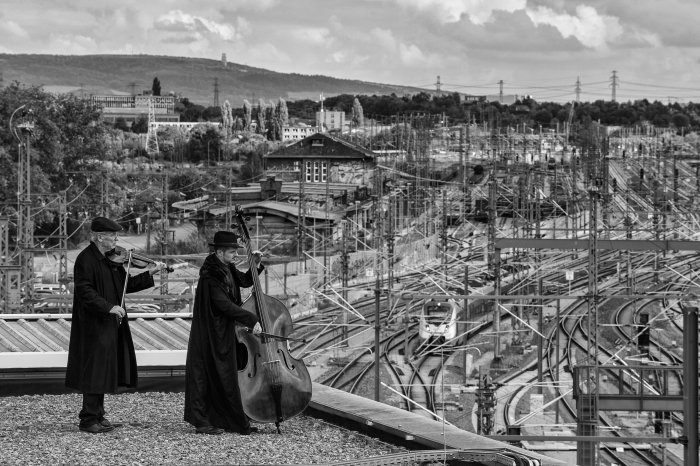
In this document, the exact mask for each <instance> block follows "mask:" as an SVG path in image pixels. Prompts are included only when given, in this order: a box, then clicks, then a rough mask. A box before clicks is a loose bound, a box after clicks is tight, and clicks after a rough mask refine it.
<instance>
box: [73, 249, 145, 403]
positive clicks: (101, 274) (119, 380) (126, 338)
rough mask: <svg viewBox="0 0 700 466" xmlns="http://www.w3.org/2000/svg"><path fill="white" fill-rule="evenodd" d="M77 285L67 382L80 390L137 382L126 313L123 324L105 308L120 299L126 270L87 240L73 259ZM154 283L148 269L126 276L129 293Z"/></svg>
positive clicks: (112, 390) (109, 389)
mask: <svg viewBox="0 0 700 466" xmlns="http://www.w3.org/2000/svg"><path fill="white" fill-rule="evenodd" d="M73 274H74V283H75V291H74V293H75V294H74V297H73V317H72V319H71V331H70V343H69V346H68V366H67V368H66V386H67V387H69V388H74V389H76V390H80V391H81V392H83V393H116V391H117V387H118V386H126V387H136V385H137V375H136V370H137V367H136V353H135V351H134V343H133V341H132V339H131V330H130V329H129V318H128V316H126V317H124V319H123V320H122V322H121V325H118V324H117V317H116V315H114V314H110V313H109V311H110V309H112V308H113V307H114V306H119V305H121V299H122V291H123V289H124V282H125V280H126V270H124V267H123V266H121V265H113V264H111V263H109V261H107V258H106V257H105V256H104V254H102V253H101V252H100V250H99V249H98V248H97V245H95V243H92V242H91V243H90V245H89V246H88V247H86V248H85V249H83V250H82V251H81V252H80V254H78V257H77V258H76V260H75V268H74V271H73ZM153 285H154V283H153V277H151V273H150V272H144V273H142V274H139V275H134V276H131V277H129V282H128V284H127V293H131V292H134V291H140V290H144V289H146V288H150V287H152V286H153Z"/></svg>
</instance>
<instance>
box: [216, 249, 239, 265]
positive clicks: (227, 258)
mask: <svg viewBox="0 0 700 466" xmlns="http://www.w3.org/2000/svg"><path fill="white" fill-rule="evenodd" d="M216 255H217V256H218V257H219V260H220V261H221V262H223V263H224V264H232V263H233V261H234V260H235V259H236V256H237V255H238V254H237V253H236V248H226V249H218V250H217V251H216Z"/></svg>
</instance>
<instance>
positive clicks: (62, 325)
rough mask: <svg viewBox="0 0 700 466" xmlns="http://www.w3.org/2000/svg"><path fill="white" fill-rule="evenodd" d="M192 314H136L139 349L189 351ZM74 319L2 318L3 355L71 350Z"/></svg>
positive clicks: (50, 316) (59, 316) (53, 316)
mask: <svg viewBox="0 0 700 466" xmlns="http://www.w3.org/2000/svg"><path fill="white" fill-rule="evenodd" d="M191 318H192V314H190V313H157V314H156V313H152V314H151V313H149V314H140V313H132V314H130V315H129V327H130V328H131V335H132V337H133V340H134V347H135V349H136V350H146V351H150V350H161V351H162V350H167V351H172V350H187V341H188V339H189V335H190V320H191ZM70 322H71V317H70V316H69V315H66V314H4V315H0V353H32V352H37V353H42V352H62V351H68V342H69V340H70Z"/></svg>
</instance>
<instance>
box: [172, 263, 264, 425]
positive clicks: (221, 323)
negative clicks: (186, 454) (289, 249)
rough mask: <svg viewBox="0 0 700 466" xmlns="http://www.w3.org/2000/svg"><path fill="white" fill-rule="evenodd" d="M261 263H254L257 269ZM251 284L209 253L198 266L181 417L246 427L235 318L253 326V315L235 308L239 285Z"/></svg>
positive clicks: (248, 274) (196, 422) (249, 277)
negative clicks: (183, 405) (183, 408)
mask: <svg viewBox="0 0 700 466" xmlns="http://www.w3.org/2000/svg"><path fill="white" fill-rule="evenodd" d="M262 270H263V267H262V266H261V267H259V268H258V273H260V272H261V271H262ZM252 285H253V276H252V274H251V271H250V270H248V271H247V272H245V273H243V272H241V271H239V270H237V269H236V267H235V266H233V265H231V266H226V265H224V264H223V263H222V262H221V261H220V260H219V259H218V258H217V257H216V256H215V255H213V254H211V255H209V256H208V257H207V258H206V260H205V261H204V265H202V268H201V269H200V271H199V283H198V284H197V291H196V293H195V301H194V308H193V312H192V314H193V315H192V329H191V330H190V341H189V345H188V347H187V363H186V372H185V416H184V419H185V421H187V422H189V423H190V424H192V425H194V426H195V427H204V426H210V425H211V426H215V427H220V428H224V429H228V430H231V431H234V432H243V431H246V430H247V429H248V428H249V427H250V423H249V421H248V418H247V417H246V415H245V413H244V411H243V404H242V403H241V392H240V389H239V387H238V364H237V360H236V345H237V343H238V341H237V338H236V332H235V327H236V323H238V324H242V325H245V326H247V327H250V328H252V327H254V326H255V324H256V323H257V322H258V317H257V316H256V315H254V314H253V313H251V312H248V311H246V310H244V309H243V308H241V307H240V304H241V290H240V289H241V287H249V286H252Z"/></svg>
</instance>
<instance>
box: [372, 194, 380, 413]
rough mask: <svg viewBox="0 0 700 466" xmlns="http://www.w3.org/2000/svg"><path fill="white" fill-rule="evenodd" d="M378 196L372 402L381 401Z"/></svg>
mask: <svg viewBox="0 0 700 466" xmlns="http://www.w3.org/2000/svg"><path fill="white" fill-rule="evenodd" d="M378 185H379V187H380V188H381V183H378ZM379 194H381V191H378V192H377V194H376V195H374V199H373V204H374V244H375V257H376V260H375V263H376V264H377V265H376V266H375V268H374V277H375V278H374V401H381V394H380V391H379V386H380V380H379V377H380V372H379V362H380V358H379V354H380V353H381V351H380V350H381V348H380V345H381V343H380V335H381V322H380V321H379V318H380V314H381V312H380V303H379V301H380V296H381V286H382V280H381V275H380V270H379V263H380V262H381V260H382V258H381V256H380V255H379V246H380V243H381V241H382V239H381V238H382V235H381V229H380V222H381V208H380V198H379Z"/></svg>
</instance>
